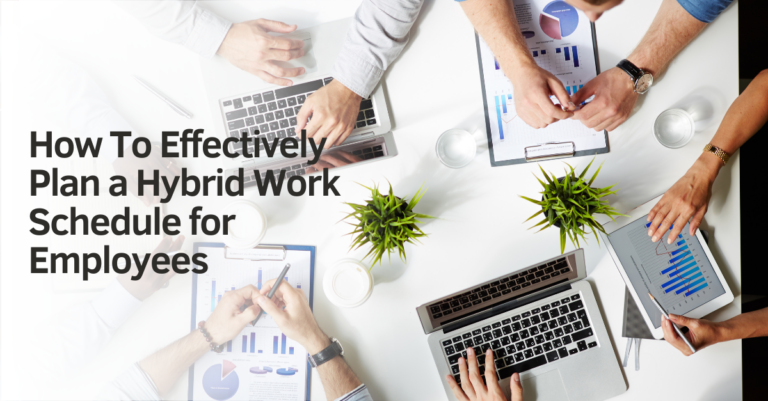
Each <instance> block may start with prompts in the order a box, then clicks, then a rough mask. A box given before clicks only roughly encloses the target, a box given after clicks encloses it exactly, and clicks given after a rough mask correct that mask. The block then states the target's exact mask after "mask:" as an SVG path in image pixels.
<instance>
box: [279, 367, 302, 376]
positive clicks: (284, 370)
mask: <svg viewBox="0 0 768 401" xmlns="http://www.w3.org/2000/svg"><path fill="white" fill-rule="evenodd" d="M296 372H298V370H297V369H294V368H281V369H278V370H277V374H278V375H280V376H293V375H295V374H296Z"/></svg>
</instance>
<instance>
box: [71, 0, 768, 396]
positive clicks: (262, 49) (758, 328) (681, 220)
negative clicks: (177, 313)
mask: <svg viewBox="0 0 768 401" xmlns="http://www.w3.org/2000/svg"><path fill="white" fill-rule="evenodd" d="M565 1H566V2H568V3H570V4H571V5H573V6H574V7H576V8H578V9H580V10H582V11H583V12H584V13H585V15H586V16H587V17H588V18H589V19H590V20H592V21H595V20H596V19H598V18H600V17H601V15H602V14H603V13H604V12H606V11H608V10H609V9H611V8H613V7H616V6H619V5H620V4H621V3H622V0H565ZM628 1H641V0H628ZM422 2H423V0H363V3H362V4H361V6H360V7H359V9H358V10H357V12H356V14H355V18H354V21H353V23H352V26H351V28H350V30H349V32H348V35H347V37H346V40H345V43H344V46H343V49H342V51H341V53H340V54H339V56H338V59H337V61H336V64H335V66H334V71H333V74H332V75H333V77H334V80H333V81H332V82H331V83H330V84H329V85H327V86H324V87H323V88H321V89H319V90H318V91H317V92H315V93H314V94H313V95H312V96H311V97H310V98H308V99H307V101H306V103H305V104H304V105H303V107H302V109H301V111H300V113H299V118H298V124H299V126H298V127H297V129H299V130H300V129H306V130H307V135H308V136H309V137H312V138H315V140H319V139H320V138H328V143H329V144H330V145H334V144H336V145H338V144H340V143H342V142H343V141H344V140H345V139H346V138H347V136H349V134H350V133H351V132H352V129H353V128H354V127H355V120H356V116H357V114H358V108H359V104H360V100H361V99H362V98H367V97H368V96H369V95H370V94H371V93H372V91H373V90H374V88H375V87H376V86H377V85H378V83H379V80H380V79H381V77H382V74H383V73H384V71H385V70H386V69H387V68H388V67H390V65H391V64H392V63H393V62H394V61H395V59H396V58H397V57H398V56H399V54H400V53H401V51H402V50H403V48H404V47H405V44H406V43H407V41H408V39H409V31H410V29H411V27H412V25H413V24H414V22H415V21H416V18H417V16H418V14H419V12H420V9H421V6H422ZM731 2H732V0H663V2H662V5H661V7H660V9H659V11H658V12H657V15H656V17H655V19H654V20H653V23H652V24H651V26H650V28H649V29H648V31H647V32H646V34H645V36H644V37H643V39H642V41H641V42H640V44H639V45H638V46H637V48H636V49H635V50H634V51H633V52H632V53H631V54H629V55H628V56H627V58H626V61H627V62H628V63H629V64H630V65H631V66H633V67H635V68H636V69H638V70H640V71H641V72H643V73H644V74H650V75H651V76H652V77H656V78H657V79H656V81H657V82H658V77H659V76H660V75H661V74H662V73H663V71H664V70H665V69H666V68H667V66H668V65H669V63H670V62H671V61H672V59H673V58H674V57H675V56H676V55H677V54H678V53H679V52H680V51H681V50H682V49H683V48H684V47H685V46H686V45H687V44H688V43H689V42H690V41H692V40H693V39H694V38H695V37H696V36H697V34H698V33H699V32H701V31H702V30H703V29H704V28H705V27H706V26H707V24H708V23H710V22H712V21H713V20H714V19H715V18H716V17H717V16H718V15H719V14H720V13H721V12H722V11H723V10H724V9H725V8H726V7H727V6H728V5H729V4H730V3H731ZM116 4H117V5H118V6H119V7H121V8H123V9H124V10H126V11H127V12H129V13H130V14H132V15H134V16H136V17H137V18H139V20H140V21H141V22H142V23H143V24H144V25H145V26H146V27H147V28H148V29H149V30H150V31H152V32H153V33H155V34H157V35H158V36H161V37H163V38H164V39H166V40H169V41H172V42H175V43H178V44H182V45H184V46H186V47H188V48H189V49H191V50H193V51H195V52H197V53H198V54H200V55H201V56H204V57H213V56H214V55H216V54H218V55H219V56H221V57H223V58H225V59H226V60H228V61H229V62H230V63H231V64H233V65H234V66H236V67H238V68H241V69H243V70H245V71H247V72H250V73H252V74H254V75H256V76H257V77H260V78H261V79H263V80H264V81H266V82H269V83H272V84H277V85H291V84H292V81H291V80H290V78H293V77H298V76H301V75H302V74H303V73H304V70H303V69H302V68H283V67H281V66H279V65H278V64H277V63H275V61H290V60H292V59H296V58H300V57H302V56H303V55H304V50H303V42H302V41H298V40H292V39H287V38H281V37H279V36H275V35H272V34H271V33H277V34H281V33H289V32H292V31H293V30H295V29H296V26H295V25H288V24H285V23H283V22H278V21H270V20H263V19H260V20H254V21H246V22H241V23H231V22H229V21H227V20H225V19H224V18H222V17H220V16H217V15H215V14H214V13H212V12H210V11H208V10H205V9H203V8H202V7H200V6H199V5H198V4H196V3H195V2H188V1H171V2H160V1H158V2H116ZM460 6H461V8H462V9H463V11H464V12H465V13H466V15H467V17H468V18H469V20H470V21H471V23H472V25H473V26H474V27H475V29H476V31H477V32H478V33H479V35H480V36H482V37H483V39H484V40H485V41H486V42H487V43H488V45H489V47H490V48H491V50H492V51H493V53H494V54H495V55H496V58H497V60H498V62H499V65H500V67H501V68H502V69H503V71H504V73H505V75H506V76H507V77H508V78H509V79H510V81H511V82H512V84H513V87H514V91H515V96H514V97H515V106H516V108H517V112H518V115H519V116H520V118H522V119H523V121H525V122H526V123H527V124H529V125H530V126H532V127H536V128H543V127H546V126H548V125H550V124H554V123H556V122H557V121H559V120H563V119H568V118H573V119H576V120H579V121H581V122H582V123H583V124H584V125H586V126H587V127H589V128H593V129H595V130H597V131H601V130H608V131H613V130H614V129H616V128H617V127H619V126H620V125H621V124H622V123H623V122H624V121H626V120H627V118H628V117H629V116H630V114H631V112H632V110H633V108H634V106H635V103H636V102H637V100H638V98H639V96H642V94H643V93H645V92H646V91H647V90H648V87H649V86H650V85H651V83H652V82H653V81H652V80H650V81H647V80H646V81H644V82H643V83H642V84H643V85H644V86H643V87H642V88H640V87H639V86H638V85H639V83H638V80H637V79H636V77H634V78H633V77H632V76H631V75H628V74H629V73H628V72H627V71H626V69H625V68H619V67H616V68H611V69H609V70H607V71H604V72H603V73H601V74H600V75H598V76H597V77H596V78H595V79H593V80H592V81H590V82H588V83H587V84H586V85H584V87H583V88H582V89H581V90H579V91H578V92H577V93H575V94H574V95H572V96H571V95H569V94H568V93H567V92H566V90H565V88H564V86H563V84H562V83H561V81H560V80H559V79H558V78H557V77H556V76H555V75H553V74H551V73H550V72H548V71H546V70H544V69H542V68H540V67H539V66H537V64H536V63H535V62H534V60H533V58H532V57H531V53H530V52H529V51H528V49H527V47H526V44H525V40H524V39H523V36H522V34H521V32H520V29H519V28H518V25H517V19H516V16H515V13H514V7H513V5H512V2H511V1H509V0H465V1H461V2H460ZM550 96H554V97H556V98H557V99H558V101H559V105H556V104H555V103H553V101H552V100H551V99H550ZM592 96H594V100H593V101H592V102H591V103H589V104H588V105H586V106H583V107H577V106H576V105H580V104H581V103H582V102H583V101H584V100H586V99H587V98H589V97H592ZM561 105H562V106H561ZM309 116H312V119H311V121H309V122H307V120H308V117H309ZM767 119H768V72H763V73H761V74H760V75H759V76H758V77H757V78H756V79H755V80H754V81H753V82H752V84H751V85H750V86H749V87H748V88H747V89H746V90H745V91H744V93H743V94H742V95H741V96H740V97H739V98H738V99H737V100H736V101H735V102H734V103H733V105H732V106H731V107H730V109H729V110H728V112H727V114H726V115H725V118H724V119H723V122H722V124H721V125H720V128H719V129H718V131H717V133H716V135H715V136H714V138H713V139H712V141H711V145H712V147H713V148H715V149H717V150H719V151H720V153H717V152H713V151H707V152H704V153H702V155H701V157H700V158H699V159H698V160H697V161H696V162H695V163H694V165H693V166H692V167H691V168H690V169H689V170H688V172H687V173H686V174H685V176H683V177H682V178H681V179H680V180H679V181H678V182H677V183H676V184H675V185H674V186H673V187H672V188H671V189H670V190H669V191H667V192H666V194H665V195H664V196H663V198H662V199H661V201H660V202H659V203H658V204H657V205H656V207H654V209H653V210H652V211H651V213H650V214H649V216H648V221H651V222H652V224H651V225H650V228H649V231H648V235H649V236H651V237H652V240H653V241H654V242H655V241H659V240H662V239H663V238H662V237H663V234H664V233H666V232H667V231H668V229H669V227H670V226H672V225H673V224H674V228H673V230H671V232H670V234H669V237H668V238H669V241H671V239H672V238H674V237H675V236H676V235H677V234H679V233H680V231H681V230H682V229H683V227H684V226H685V223H686V222H688V221H689V220H690V223H691V224H690V231H691V234H693V233H694V231H695V230H696V229H697V228H698V226H699V224H700V223H701V220H702V218H703V217H704V214H705V213H706V211H707V204H708V202H709V199H710V196H711V191H712V184H713V182H714V180H715V178H716V177H717V174H718V172H719V170H720V169H721V168H722V167H723V166H724V165H725V163H726V162H727V158H728V156H729V155H731V154H733V152H735V151H736V150H737V149H738V148H739V147H740V146H741V145H742V144H743V143H744V142H746V141H747V140H748V139H749V138H750V137H751V136H752V135H753V134H755V133H756V132H757V131H758V130H759V129H760V127H762V126H763V125H764V124H765V122H766V120H767ZM121 163H123V164H125V163H126V161H122V162H121ZM131 163H132V162H131ZM136 163H138V161H136ZM116 168H122V169H134V168H136V165H134V164H130V163H129V165H128V166H123V165H116ZM166 174H169V175H173V174H174V171H171V170H169V171H167V172H166ZM145 201H147V202H152V200H145ZM180 241H183V238H181V239H176V241H175V242H172V241H171V240H170V239H167V240H166V241H164V244H161V248H163V249H161V251H167V250H169V249H171V248H173V249H178V248H180V247H181V242H180ZM126 276H127V275H126ZM167 280H168V277H164V276H157V277H155V276H152V275H149V276H148V277H145V278H144V279H142V280H140V282H138V283H136V282H130V281H125V280H120V282H119V283H118V284H119V285H118V286H113V287H110V290H111V291H113V292H115V293H119V294H118V295H114V294H113V295H112V296H111V297H109V300H108V301H109V302H113V301H114V300H115V299H116V298H120V297H122V298H123V299H128V298H126V297H131V298H130V299H131V301H130V302H140V301H142V300H144V299H145V298H147V297H148V296H150V295H151V294H152V293H154V292H155V291H156V290H157V289H158V288H160V287H161V286H162V285H163V284H164V282H165V281H167ZM274 285H276V283H275V282H274V281H272V282H268V283H266V284H265V285H264V287H263V288H262V289H261V291H259V290H257V289H256V288H254V287H252V286H248V287H244V288H241V289H239V290H236V291H231V292H228V293H227V294H226V295H225V296H224V297H223V298H222V301H221V302H220V303H219V304H218V305H217V307H216V309H215V310H214V312H213V313H212V315H211V316H210V318H209V319H208V320H207V321H206V322H204V323H203V324H202V325H201V327H200V329H199V330H195V331H193V332H192V333H190V334H188V335H187V336H185V337H183V338H181V339H179V340H177V341H176V342H174V343H172V344H171V345H169V346H167V347H166V348H164V349H162V350H160V351H158V352H156V353H154V354H152V355H150V356H148V357H146V358H144V359H142V360H141V361H140V362H138V363H137V364H135V365H134V366H132V367H131V369H129V370H128V371H127V372H125V373H124V374H123V375H121V376H120V377H118V378H117V379H116V380H115V381H114V382H113V383H111V384H110V385H109V386H108V388H106V389H105V391H104V393H103V394H102V396H103V397H105V398H111V399H160V398H161V397H162V396H163V394H164V393H165V392H166V391H168V390H169V389H170V388H171V386H172V385H173V383H175V382H176V380H177V379H178V378H179V377H180V376H181V375H182V374H183V373H184V372H186V371H187V369H188V367H189V366H190V365H191V364H193V363H194V362H195V360H196V359H198V358H199V357H200V356H201V355H203V354H204V353H206V352H211V347H210V344H211V343H213V344H224V343H226V342H227V341H229V340H232V339H233V338H234V337H235V336H237V335H238V334H239V333H240V332H241V330H242V329H243V328H245V326H246V324H249V322H250V321H252V320H253V319H254V317H255V316H257V315H258V314H259V313H262V311H264V312H267V313H269V314H270V315H271V316H272V317H273V318H274V321H275V322H276V323H277V325H278V326H279V327H280V329H281V330H282V331H283V332H284V333H285V334H286V335H287V336H288V337H289V338H291V339H293V340H294V341H296V342H298V343H299V344H301V345H302V346H304V347H305V348H306V349H307V351H308V352H309V353H310V354H315V353H318V352H320V351H321V350H323V349H325V348H327V347H328V346H329V345H330V343H331V341H330V339H329V337H328V336H327V335H325V334H324V333H323V331H322V330H321V329H320V327H319V325H318V324H317V322H316V321H315V319H314V317H313V315H312V311H311V309H310V307H309V304H308V302H307V299H306V298H305V296H304V294H303V292H301V291H300V290H295V289H293V288H292V287H290V286H288V285H284V286H280V287H279V289H278V290H277V292H276V294H275V297H274V298H273V299H271V300H270V299H269V298H267V297H266V296H265V294H266V292H267V291H269V289H270V288H271V287H272V286H274ZM99 302H102V303H101V304H98V303H99ZM106 302H107V300H105V298H104V297H101V298H99V299H98V300H96V301H94V302H93V304H92V306H91V307H92V308H93V310H92V311H90V312H89V313H90V315H88V314H83V315H82V316H81V317H82V318H83V319H85V318H89V316H91V315H92V316H91V317H92V318H93V319H96V320H97V321H98V322H100V323H99V324H100V325H102V326H104V327H107V328H108V329H109V330H107V331H110V330H114V329H115V327H114V326H115V325H119V324H121V323H122V321H119V322H118V321H117V320H116V318H115V317H114V316H113V315H110V314H108V313H106V312H105V311H106V310H107V309H105V308H106V306H105V303H106ZM123 309H125V308H123ZM671 319H672V321H673V322H675V323H677V324H678V325H680V326H686V327H688V329H689V330H688V332H687V334H686V335H687V336H688V339H689V341H690V342H691V343H692V344H693V345H694V346H695V347H696V348H697V349H701V348H704V347H706V346H709V345H712V344H714V343H717V342H721V341H728V340H732V339H739V338H747V337H755V336H765V335H768V310H761V311H756V312H751V313H746V314H742V315H739V316H736V317H734V318H732V319H729V320H727V321H725V322H719V323H715V322H710V321H707V320H703V319H690V318H686V317H683V316H675V315H671ZM123 320H124V319H123ZM97 326H98V324H97ZM662 326H663V330H664V333H665V339H666V341H667V342H669V343H670V344H672V345H673V346H675V347H676V348H678V349H679V350H680V351H681V352H682V353H684V354H686V355H688V354H690V351H689V348H688V347H687V346H686V345H685V343H684V342H683V341H682V339H681V338H680V337H679V336H678V335H677V334H676V332H675V331H674V330H673V329H672V326H671V324H670V322H669V321H667V320H666V319H664V321H663V322H662ZM488 352H491V351H490V350H489V351H488ZM467 356H468V360H465V359H464V358H460V360H459V367H460V377H461V381H460V383H461V384H458V383H456V381H455V380H454V378H453V377H452V376H450V375H449V376H447V377H446V378H445V380H447V381H448V383H449V384H450V386H451V388H452V389H453V392H454V395H455V396H456V398H457V399H458V400H461V401H466V400H472V401H475V400H478V401H490V400H493V401H500V400H506V396H505V391H503V390H502V389H501V388H500V386H499V383H498V381H497V379H496V375H495V373H494V369H493V364H490V365H488V369H487V370H486V371H485V381H484V380H483V378H482V377H481V374H480V371H479V369H478V366H477V361H476V359H475V355H474V353H473V351H472V350H471V348H470V349H469V350H468V354H467ZM490 357H491V358H492V356H490ZM318 373H319V374H320V378H321V379H322V381H323V387H324V389H325V391H326V395H327V397H328V399H330V400H344V401H362V400H370V399H371V397H370V394H369V393H368V391H367V389H366V388H365V385H364V384H362V383H361V382H360V380H359V379H358V378H357V377H356V376H355V374H354V373H353V372H352V370H351V369H350V368H349V366H348V365H347V364H346V363H345V362H344V359H343V357H341V356H337V357H335V358H333V359H332V360H331V361H330V362H328V363H325V364H323V365H320V366H319V367H318ZM510 386H511V397H512V399H513V400H514V401H520V400H522V394H523V389H522V386H521V383H520V377H519V375H518V374H515V375H514V376H513V377H512V380H510Z"/></svg>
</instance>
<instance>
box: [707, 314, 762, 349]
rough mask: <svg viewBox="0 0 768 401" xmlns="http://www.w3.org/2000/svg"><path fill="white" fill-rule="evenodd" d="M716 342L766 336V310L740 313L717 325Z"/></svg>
mask: <svg viewBox="0 0 768 401" xmlns="http://www.w3.org/2000/svg"><path fill="white" fill-rule="evenodd" d="M718 326H719V328H720V330H719V334H718V342H724V341H730V340H739V339H743V338H754V337H766V336H768V308H765V309H760V310H757V311H754V312H748V313H742V314H741V315H738V316H736V317H733V318H731V319H728V320H726V321H724V322H721V323H719V324H718Z"/></svg>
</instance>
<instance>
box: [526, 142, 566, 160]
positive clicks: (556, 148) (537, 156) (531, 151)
mask: <svg viewBox="0 0 768 401" xmlns="http://www.w3.org/2000/svg"><path fill="white" fill-rule="evenodd" d="M575 152H576V145H575V144H574V143H573V142H560V143H545V144H543V145H534V146H528V147H526V148H525V160H526V161H529V162H532V161H541V160H547V159H555V158H559V157H565V156H573V154H574V153H575Z"/></svg>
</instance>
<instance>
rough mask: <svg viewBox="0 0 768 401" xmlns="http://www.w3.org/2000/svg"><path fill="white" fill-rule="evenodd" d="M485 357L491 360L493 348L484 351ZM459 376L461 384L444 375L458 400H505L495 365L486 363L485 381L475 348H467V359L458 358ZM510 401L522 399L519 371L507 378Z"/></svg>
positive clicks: (520, 400) (521, 400) (450, 376)
mask: <svg viewBox="0 0 768 401" xmlns="http://www.w3.org/2000/svg"><path fill="white" fill-rule="evenodd" d="M485 355H486V359H488V360H489V361H492V360H493V350H491V349H489V350H488V351H486V352H485ZM459 378H460V380H461V384H459V383H456V379H454V378H453V376H452V375H445V380H447V381H448V385H449V386H451V390H453V395H454V396H455V397H456V399H457V400H459V401H507V397H506V395H505V394H504V390H502V388H501V386H499V380H498V379H497V378H496V366H495V365H494V364H492V363H491V364H488V365H487V367H486V369H485V383H483V375H482V374H481V373H480V368H479V367H478V365H477V358H476V356H475V350H474V349H473V348H472V347H468V348H467V359H466V360H465V359H464V357H460V358H459ZM509 390H510V394H511V400H510V401H523V385H522V384H521V383H520V373H517V372H515V373H513V374H512V377H510V378H509Z"/></svg>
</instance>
